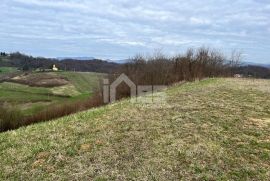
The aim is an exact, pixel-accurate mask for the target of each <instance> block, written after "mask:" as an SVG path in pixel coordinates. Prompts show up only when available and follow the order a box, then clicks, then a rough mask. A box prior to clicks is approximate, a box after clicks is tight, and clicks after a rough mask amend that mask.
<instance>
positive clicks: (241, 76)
mask: <svg viewBox="0 0 270 181" xmlns="http://www.w3.org/2000/svg"><path fill="white" fill-rule="evenodd" d="M233 77H234V78H243V75H241V74H234V76H233Z"/></svg>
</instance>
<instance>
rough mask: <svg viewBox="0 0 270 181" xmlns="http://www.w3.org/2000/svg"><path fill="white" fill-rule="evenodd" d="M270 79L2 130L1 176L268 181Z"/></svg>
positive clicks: (218, 83)
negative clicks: (152, 103) (156, 103)
mask: <svg viewBox="0 0 270 181" xmlns="http://www.w3.org/2000/svg"><path fill="white" fill-rule="evenodd" d="M269 87H270V81H269V80H259V79H256V80H255V79H232V78H214V79H204V80H202V81H196V82H187V83H185V84H183V85H175V86H172V87H169V88H168V89H167V90H165V91H164V93H166V94H167V98H166V103H165V104H160V105H155V106H154V107H153V105H147V104H144V103H142V102H137V103H136V104H134V103H132V102H130V101H129V99H126V100H121V101H118V102H116V103H113V104H110V105H107V106H104V107H101V108H96V109H91V110H88V111H84V112H79V113H76V114H73V115H70V116H65V117H63V118H60V119H57V120H52V121H49V122H45V123H38V124H34V125H30V126H28V127H22V128H19V129H18V130H14V131H9V132H5V133H0V151H1V155H0V163H1V168H0V178H2V179H3V180H5V179H11V180H16V179H23V180H31V179H38V180H43V179H47V178H50V179H54V180H59V179H60V180H99V181H100V180H269V178H270V171H269V170H270V147H269V145H270V142H269V138H270V89H269Z"/></svg>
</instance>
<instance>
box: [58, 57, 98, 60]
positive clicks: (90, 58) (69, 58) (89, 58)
mask: <svg viewBox="0 0 270 181" xmlns="http://www.w3.org/2000/svg"><path fill="white" fill-rule="evenodd" d="M56 59H57V60H95V59H96V58H95V57H57V58H56Z"/></svg>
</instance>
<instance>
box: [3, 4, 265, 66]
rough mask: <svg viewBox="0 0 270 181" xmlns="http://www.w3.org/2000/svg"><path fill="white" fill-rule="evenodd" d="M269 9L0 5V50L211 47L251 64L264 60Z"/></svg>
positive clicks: (119, 51) (98, 52)
mask: <svg viewBox="0 0 270 181" xmlns="http://www.w3.org/2000/svg"><path fill="white" fill-rule="evenodd" d="M269 7H270V3H269V1H266V0H238V1H233V0H221V1H214V0H205V1H197V0H190V1H184V0H171V1H163V0H137V1H129V0H115V1H111V0H91V1H88V0H2V2H1V4H0V8H1V11H0V26H1V28H0V41H5V42H8V43H6V44H1V45H0V49H8V50H9V51H17V50H20V51H23V50H27V51H28V52H30V53H33V54H37V52H39V53H40V52H41V53H42V55H44V56H46V55H49V54H50V55H55V56H65V54H70V53H76V52H78V53H80V54H83V55H90V56H100V57H103V56H102V55H111V56H112V57H111V58H115V59H117V58H119V57H124V56H126V57H129V56H132V55H133V54H135V53H138V52H140V51H142V52H145V51H151V50H153V49H155V48H162V49H164V50H165V51H167V52H168V53H169V52H175V51H177V50H178V49H181V50H182V49H185V48H188V47H189V46H200V45H212V46H218V47H219V48H221V49H222V48H224V49H230V48H235V47H239V48H241V49H244V50H249V51H250V50H251V49H252V52H251V53H249V55H250V56H249V58H250V59H252V55H254V54H256V56H254V59H255V58H256V61H261V60H262V61H263V60H265V61H266V60H268V59H267V58H268V57H266V54H265V53H263V52H262V51H265V49H266V48H267V47H269V46H270V45H269V43H268V42H270V35H269V31H270V28H269V27H270V20H269V19H270V16H269ZM2 25H4V26H2ZM16 39H20V40H21V42H20V43H16ZM9 42H10V43H9ZM31 42H32V43H31ZM37 42H39V43H37ZM33 44H35V46H33ZM51 45H54V46H55V47H57V48H55V49H52V48H51V47H50V46H51ZM61 47H62V48H61ZM43 50H44V51H43ZM71 50H72V51H71ZM74 50H76V52H74ZM69 51H70V52H69ZM108 51H111V52H108ZM165 53H166V52H165ZM76 55H77V54H76ZM267 55H268V56H270V53H269V54H267ZM104 57H105V56H104Z"/></svg>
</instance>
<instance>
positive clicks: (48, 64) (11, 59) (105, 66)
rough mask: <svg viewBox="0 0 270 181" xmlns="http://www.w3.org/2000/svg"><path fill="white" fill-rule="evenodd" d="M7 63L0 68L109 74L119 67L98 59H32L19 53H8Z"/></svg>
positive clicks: (0, 63) (2, 62)
mask: <svg viewBox="0 0 270 181" xmlns="http://www.w3.org/2000/svg"><path fill="white" fill-rule="evenodd" d="M7 58H8V61H1V59H0V66H6V67H18V68H19V69H20V70H23V71H31V70H36V69H39V70H41V71H42V70H44V71H45V70H46V69H51V68H52V66H53V65H56V66H57V67H58V68H59V69H60V70H65V71H81V72H103V73H109V72H111V71H112V70H114V69H116V68H117V67H118V66H119V65H118V64H117V63H113V62H108V61H103V60H99V59H94V60H73V59H65V60H61V61H59V60H57V59H52V58H44V57H33V56H28V55H25V54H22V53H20V52H15V53H10V54H9V55H8V56H7Z"/></svg>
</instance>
